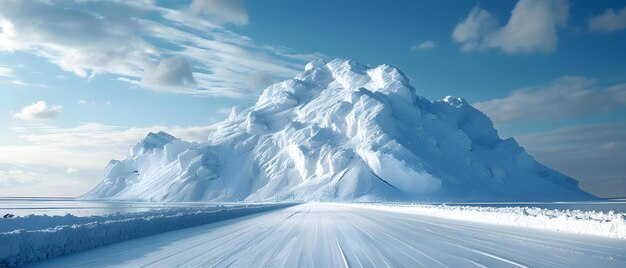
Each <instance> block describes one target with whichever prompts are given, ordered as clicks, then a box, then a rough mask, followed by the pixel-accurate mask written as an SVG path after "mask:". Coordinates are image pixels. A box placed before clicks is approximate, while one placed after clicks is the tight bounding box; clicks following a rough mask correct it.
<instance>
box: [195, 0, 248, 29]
mask: <svg viewBox="0 0 626 268" xmlns="http://www.w3.org/2000/svg"><path fill="white" fill-rule="evenodd" d="M190 8H191V10H192V11H193V12H194V13H196V14H205V15H207V16H210V17H212V18H214V19H216V20H217V21H218V22H227V23H234V24H238V25H246V24H248V12H247V11H246V10H245V9H244V8H243V2H242V0H193V1H191V5H190Z"/></svg>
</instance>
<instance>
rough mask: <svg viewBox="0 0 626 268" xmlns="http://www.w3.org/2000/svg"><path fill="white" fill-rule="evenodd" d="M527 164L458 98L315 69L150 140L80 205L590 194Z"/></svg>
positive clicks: (347, 65) (350, 69) (358, 70)
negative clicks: (209, 123) (194, 136)
mask: <svg viewBox="0 0 626 268" xmlns="http://www.w3.org/2000/svg"><path fill="white" fill-rule="evenodd" d="M577 185H578V182H577V181H576V180H573V179H571V178H569V177H567V176H564V175H562V174H560V173H558V172H556V171H554V170H551V169H549V168H547V167H545V166H543V165H541V164H540V163H538V162H536V161H535V160H534V159H533V158H532V157H531V156H530V155H528V154H527V153H526V152H525V151H524V149H523V148H521V147H520V146H519V145H518V144H517V142H515V140H514V139H512V138H510V139H506V140H502V139H500V137H499V136H498V134H497V131H496V130H495V129H494V128H493V124H492V122H491V120H490V119H489V118H488V117H487V116H486V115H484V114H483V113H481V112H480V111H478V110H476V109H475V108H473V107H472V106H471V105H469V104H468V103H467V102H466V101H465V100H463V99H460V98H453V97H446V98H445V99H443V100H440V101H433V102H431V101H429V100H426V99H425V98H423V97H419V96H417V95H416V94H415V89H414V88H413V87H412V86H411V85H410V84H409V81H408V79H407V78H406V76H404V74H403V73H402V72H400V71H399V70H397V69H396V68H393V67H391V66H388V65H381V66H378V67H376V68H368V67H367V66H364V65H361V64H358V63H356V62H354V61H349V60H339V59H338V60H333V61H331V62H329V63H324V62H322V61H314V62H311V63H309V64H307V66H306V68H305V70H304V72H302V73H300V74H299V75H297V76H296V77H295V78H294V79H290V80H286V81H283V82H280V83H276V84H274V85H272V86H270V87H268V88H267V89H265V91H264V92H263V94H262V95H261V96H260V97H259V100H258V101H257V103H256V104H255V105H254V106H252V107H250V108H247V109H236V108H233V110H232V112H231V114H230V116H229V117H228V119H226V120H225V121H223V122H221V123H219V124H218V125H217V130H215V131H213V132H212V133H210V135H209V137H208V139H207V141H206V142H204V143H201V144H196V143H188V142H184V141H181V140H178V139H175V138H174V137H172V136H170V135H169V134H167V133H163V132H160V133H156V134H155V133H150V134H149V135H148V136H147V137H146V138H145V139H143V140H142V141H140V142H139V143H138V144H137V145H135V146H134V147H133V148H131V150H130V152H129V155H128V157H127V159H125V160H122V161H116V160H113V161H111V163H109V165H108V166H107V168H106V170H105V179H104V180H103V181H102V182H101V183H100V184H99V185H98V186H96V187H95V188H94V189H93V190H92V191H90V192H89V193H87V194H85V195H84V196H83V198H84V199H140V200H172V201H195V200H215V201H235V200H292V199H293V200H441V201H447V200H572V199H589V198H593V197H592V196H591V195H589V194H587V193H585V192H583V191H581V190H580V189H579V188H578V186H577Z"/></svg>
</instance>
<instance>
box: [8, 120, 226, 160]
mask: <svg viewBox="0 0 626 268" xmlns="http://www.w3.org/2000/svg"><path fill="white" fill-rule="evenodd" d="M11 130H12V131H13V132H14V133H15V134H16V135H17V137H18V138H19V139H20V140H21V141H22V143H23V145H0V151H2V152H3V153H2V154H0V163H7V164H28V165H32V164H41V165H47V166H56V167H63V168H67V167H72V168H76V169H82V168H99V169H101V168H103V167H104V165H106V163H107V162H108V161H109V160H110V159H112V158H122V157H124V154H125V153H126V152H127V150H128V148H129V147H130V146H131V145H133V144H135V143H136V142H137V141H138V140H140V139H141V138H143V137H145V136H146V134H148V132H151V131H152V132H158V131H166V132H168V133H170V134H172V135H174V136H176V137H178V138H181V139H184V140H188V141H204V140H206V138H207V137H208V133H209V131H212V130H214V126H197V127H180V126H151V127H122V126H112V125H104V124H98V123H83V124H81V125H79V126H77V127H71V128H62V127H56V126H50V125H45V124H31V125H26V126H20V127H18V128H11ZM18 144H19V143H18Z"/></svg>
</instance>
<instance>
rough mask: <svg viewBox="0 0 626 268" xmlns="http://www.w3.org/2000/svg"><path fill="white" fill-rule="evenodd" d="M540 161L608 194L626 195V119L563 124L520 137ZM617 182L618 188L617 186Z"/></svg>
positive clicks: (614, 195)
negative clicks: (589, 123) (599, 122)
mask: <svg viewBox="0 0 626 268" xmlns="http://www.w3.org/2000/svg"><path fill="white" fill-rule="evenodd" d="M516 139H517V140H518V141H519V142H520V144H521V145H522V146H524V148H526V150H528V152H529V153H530V154H531V155H533V156H534V157H535V158H536V159H537V160H539V162H541V163H544V164H546V165H548V166H550V167H553V168H555V169H557V170H559V171H561V172H564V173H565V174H567V175H569V176H571V177H573V178H576V179H578V180H580V182H581V186H582V187H583V189H587V190H590V191H592V193H600V194H603V195H604V196H606V197H616V196H618V197H623V196H626V188H625V187H619V186H624V185H626V176H625V175H624V174H626V166H625V165H624V159H626V122H619V123H612V124H599V125H587V126H576V127H566V128H559V129H555V130H550V131H547V132H540V133H532V134H527V135H523V136H519V137H516ZM616 186H617V188H616Z"/></svg>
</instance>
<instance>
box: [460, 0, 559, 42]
mask: <svg viewBox="0 0 626 268" xmlns="http://www.w3.org/2000/svg"><path fill="white" fill-rule="evenodd" d="M568 13H569V3H568V2H567V1H566V0H555V1H544V0H520V1H519V2H517V4H516V5H515V7H514V8H513V11H511V17H510V18H509V21H508V22H507V24H506V25H503V26H499V25H498V21H497V19H496V16H494V15H493V14H492V13H491V12H489V11H487V10H484V9H482V8H481V7H480V6H478V5H477V6H475V7H474V8H473V9H472V10H471V11H470V13H469V14H468V16H467V17H465V18H464V19H463V20H462V21H460V22H459V23H458V24H457V25H456V27H455V28H454V30H453V32H452V39H453V40H454V41H455V42H457V43H459V44H461V50H462V51H466V52H468V51H475V50H484V49H501V50H503V51H504V52H506V53H532V52H544V53H547V52H552V51H553V50H554V49H555V48H556V45H557V43H558V35H557V28H558V27H561V26H564V25H565V23H566V21H567V17H568Z"/></svg>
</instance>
